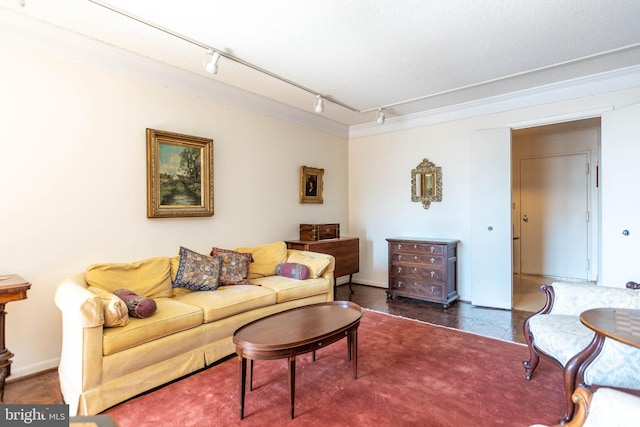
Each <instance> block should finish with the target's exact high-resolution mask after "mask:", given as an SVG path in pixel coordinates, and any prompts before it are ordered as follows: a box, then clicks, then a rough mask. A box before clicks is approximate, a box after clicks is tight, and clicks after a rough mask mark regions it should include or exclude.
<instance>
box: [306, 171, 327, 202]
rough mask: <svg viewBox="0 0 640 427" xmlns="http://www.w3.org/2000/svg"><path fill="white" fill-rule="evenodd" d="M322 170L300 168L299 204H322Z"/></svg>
mask: <svg viewBox="0 0 640 427" xmlns="http://www.w3.org/2000/svg"><path fill="white" fill-rule="evenodd" d="M323 180H324V169H318V168H310V167H308V166H300V203H323V200H322V186H323Z"/></svg>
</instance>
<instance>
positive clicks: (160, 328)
mask: <svg viewBox="0 0 640 427" xmlns="http://www.w3.org/2000/svg"><path fill="white" fill-rule="evenodd" d="M155 301H156V304H157V306H158V310H157V312H156V314H155V315H153V316H151V317H147V318H146V319H136V318H132V319H131V320H130V321H129V324H128V325H127V326H124V327H122V328H108V329H104V335H103V342H102V347H103V348H102V351H103V354H104V355H105V356H107V355H109V354H113V353H117V352H119V351H122V350H126V349H128V348H132V347H136V346H138V345H140V344H143V343H146V342H149V341H153V340H155V339H158V338H162V337H165V336H168V335H171V334H174V333H176V332H180V331H184V330H187V329H190V328H194V327H196V326H199V325H201V324H202V310H201V309H200V307H196V306H193V305H189V304H184V303H181V302H179V301H175V300H174V299H172V298H158V299H156V300H155Z"/></svg>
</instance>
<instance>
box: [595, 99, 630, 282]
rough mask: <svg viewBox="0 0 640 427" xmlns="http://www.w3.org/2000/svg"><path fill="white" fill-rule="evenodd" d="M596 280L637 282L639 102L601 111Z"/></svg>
mask: <svg viewBox="0 0 640 427" xmlns="http://www.w3.org/2000/svg"><path fill="white" fill-rule="evenodd" d="M601 160H602V161H601V164H602V173H601V178H602V179H601V197H602V199H601V203H602V219H601V221H602V228H601V230H602V231H601V232H602V240H601V241H602V254H601V258H602V268H601V270H600V272H601V277H600V280H599V281H598V282H599V284H602V285H605V286H616V287H624V286H625V283H626V282H628V281H630V280H633V281H635V282H640V263H639V262H638V259H639V256H640V214H639V212H640V196H639V191H640V190H639V189H640V171H638V162H639V160H640V104H636V105H632V106H630V107H626V108H621V109H619V110H614V111H610V112H608V113H605V114H603V115H602V144H601Z"/></svg>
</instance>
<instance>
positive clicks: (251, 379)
mask: <svg viewBox="0 0 640 427" xmlns="http://www.w3.org/2000/svg"><path fill="white" fill-rule="evenodd" d="M249 391H253V359H249Z"/></svg>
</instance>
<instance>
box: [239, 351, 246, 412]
mask: <svg viewBox="0 0 640 427" xmlns="http://www.w3.org/2000/svg"><path fill="white" fill-rule="evenodd" d="M238 361H239V362H240V369H239V370H238V371H239V378H238V383H239V390H238V394H239V395H240V419H243V418H244V392H245V380H246V378H247V359H245V358H244V357H242V356H238Z"/></svg>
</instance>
